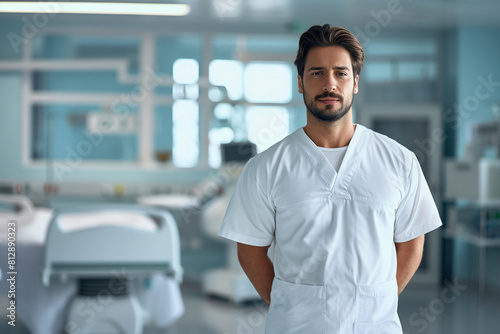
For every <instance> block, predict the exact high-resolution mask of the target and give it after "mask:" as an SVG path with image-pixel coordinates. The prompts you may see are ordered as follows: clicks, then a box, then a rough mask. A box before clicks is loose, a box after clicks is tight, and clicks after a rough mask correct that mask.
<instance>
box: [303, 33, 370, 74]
mask: <svg viewBox="0 0 500 334" xmlns="http://www.w3.org/2000/svg"><path fill="white" fill-rule="evenodd" d="M334 45H338V46H341V47H343V48H345V49H346V50H347V51H348V52H349V54H350V55H351V62H352V71H353V73H354V75H355V76H356V75H359V73H360V72H361V69H362V68H363V62H364V60H365V53H364V51H363V47H362V46H361V44H360V43H359V41H358V40H357V39H356V37H354V35H353V34H352V33H351V32H350V31H349V30H347V29H344V28H341V27H330V25H329V24H325V25H323V26H319V25H315V26H312V27H311V28H309V30H307V31H306V32H305V33H303V34H302V36H300V40H299V50H298V51H297V57H296V58H295V62H294V64H295V66H297V72H298V74H299V75H300V76H301V77H302V76H304V67H305V64H306V58H307V54H308V53H309V50H310V49H312V48H314V47H317V46H334Z"/></svg>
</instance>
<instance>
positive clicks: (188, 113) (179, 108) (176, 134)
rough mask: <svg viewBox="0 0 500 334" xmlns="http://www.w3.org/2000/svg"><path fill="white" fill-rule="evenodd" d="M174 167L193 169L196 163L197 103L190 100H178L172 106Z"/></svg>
mask: <svg viewBox="0 0 500 334" xmlns="http://www.w3.org/2000/svg"><path fill="white" fill-rule="evenodd" d="M172 120H173V142H174V143H173V144H174V145H173V149H172V151H173V152H172V153H173V154H172V156H173V161H174V165H176V166H178V167H194V166H196V164H197V162H198V156H199V151H200V142H199V130H198V123H199V108H198V103H196V102H195V101H191V100H179V101H176V102H174V104H173V106H172Z"/></svg>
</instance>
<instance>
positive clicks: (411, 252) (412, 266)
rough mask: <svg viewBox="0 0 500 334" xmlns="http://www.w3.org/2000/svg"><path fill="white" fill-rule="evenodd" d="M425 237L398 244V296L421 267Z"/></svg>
mask: <svg viewBox="0 0 500 334" xmlns="http://www.w3.org/2000/svg"><path fill="white" fill-rule="evenodd" d="M424 238H425V237H424V236H423V235H421V236H420V237H417V238H415V239H413V240H410V241H407V242H402V243H396V255H397V259H398V268H397V271H396V280H397V282H398V294H400V293H401V292H402V291H403V289H404V288H405V287H406V285H407V284H408V282H410V279H411V278H412V277H413V275H414V274H415V272H416V271H417V269H418V266H419V265H420V261H421V260H422V253H423V251H424Z"/></svg>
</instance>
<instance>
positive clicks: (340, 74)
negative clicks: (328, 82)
mask: <svg viewBox="0 0 500 334" xmlns="http://www.w3.org/2000/svg"><path fill="white" fill-rule="evenodd" d="M337 75H339V76H341V77H345V76H347V73H345V72H339V73H337Z"/></svg>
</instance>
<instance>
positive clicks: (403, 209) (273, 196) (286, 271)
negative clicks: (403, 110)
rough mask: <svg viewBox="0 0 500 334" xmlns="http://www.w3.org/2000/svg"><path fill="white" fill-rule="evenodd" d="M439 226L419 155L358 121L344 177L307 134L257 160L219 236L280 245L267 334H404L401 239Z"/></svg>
mask: <svg viewBox="0 0 500 334" xmlns="http://www.w3.org/2000/svg"><path fill="white" fill-rule="evenodd" d="M440 225H441V220H440V218H439V214H438V211H437V209H436V205H435V203H434V201H433V199H432V195H431V193H430V190H429V187H428V186H427V183H426V182H425V178H424V176H423V173H422V171H421V169H420V165H419V163H418V161H417V159H416V157H415V155H414V154H413V153H412V152H411V151H409V150H408V149H406V148H404V147H403V146H401V145H400V144H398V143H397V142H395V141H394V140H392V139H389V138H388V137H386V136H383V135H381V134H378V133H376V132H373V131H372V130H369V129H367V128H365V127H364V126H362V125H359V124H358V125H357V126H356V129H355V132H354V136H353V137H352V139H351V142H350V144H349V147H348V149H347V152H346V154H345V157H344V159H343V162H342V165H341V166H340V170H339V172H338V173H337V172H336V171H335V169H334V168H333V167H332V165H331V163H330V162H329V161H328V159H327V158H326V157H325V155H324V154H323V153H322V152H321V151H320V149H319V148H318V147H317V146H316V145H315V144H314V143H313V141H312V140H311V139H310V138H309V137H308V136H307V135H306V134H305V132H304V130H303V129H302V128H300V129H298V130H297V131H295V132H294V133H293V134H291V135H290V136H288V137H286V138H285V139H284V140H282V141H281V142H279V143H277V144H275V145H274V146H272V147H271V148H269V149H268V150H266V151H264V152H263V153H261V154H259V155H257V156H255V157H254V158H252V159H251V160H250V161H249V162H248V163H247V165H246V166H245V168H244V170H243V172H242V174H241V176H240V179H239V180H238V184H237V188H236V190H235V193H234V195H233V198H232V199H231V202H230V204H229V207H228V210H227V212H226V216H225V218H224V221H223V224H222V227H221V230H220V235H221V236H223V237H225V238H229V239H231V240H234V241H237V242H240V243H244V244H248V245H254V246H268V245H271V244H272V243H273V247H272V249H273V252H272V261H273V264H274V271H275V279H274V281H273V286H272V292H271V306H270V308H269V314H268V319H267V324H266V333H267V334H299V333H300V334H304V333H311V334H319V333H321V334H326V333H328V334H333V333H339V334H350V333H355V334H382V333H384V334H393V333H394V334H395V333H397V334H401V333H402V329H401V324H400V322H399V318H398V315H397V303H398V287H397V282H396V267H397V261H396V250H395V246H394V242H405V241H409V240H411V239H414V238H416V237H418V236H420V235H423V234H425V233H427V232H429V231H431V230H434V229H435V228H437V227H439V226H440Z"/></svg>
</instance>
